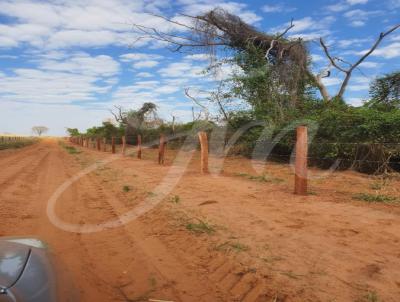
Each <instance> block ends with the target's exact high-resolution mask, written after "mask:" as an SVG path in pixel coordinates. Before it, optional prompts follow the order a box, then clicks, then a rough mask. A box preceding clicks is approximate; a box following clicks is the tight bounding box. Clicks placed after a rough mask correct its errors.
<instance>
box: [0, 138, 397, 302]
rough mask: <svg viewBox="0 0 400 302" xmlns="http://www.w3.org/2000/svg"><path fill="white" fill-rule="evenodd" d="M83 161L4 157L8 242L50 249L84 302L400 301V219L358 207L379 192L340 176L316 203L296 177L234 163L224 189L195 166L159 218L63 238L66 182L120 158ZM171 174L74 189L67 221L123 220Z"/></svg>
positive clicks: (113, 168) (2, 194) (380, 209)
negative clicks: (258, 176) (53, 201)
mask: <svg viewBox="0 0 400 302" xmlns="http://www.w3.org/2000/svg"><path fill="white" fill-rule="evenodd" d="M81 151H82V152H81V153H79V154H68V153H67V152H66V150H65V149H63V148H62V147H61V146H60V145H59V144H58V142H57V141H56V140H44V141H42V142H40V143H38V144H35V145H33V146H29V147H26V148H24V149H21V150H17V151H8V150H7V151H3V152H0V171H1V172H0V202H1V207H0V235H1V236H11V235H12V236H14V235H23V236H25V235H33V236H37V237H40V238H41V239H43V240H45V241H46V242H48V244H49V246H50V248H51V250H52V251H53V253H54V254H55V255H56V256H57V258H58V259H59V260H60V261H61V262H62V263H63V264H64V265H65V267H67V269H68V273H69V274H70V278H71V279H72V280H74V282H75V284H76V288H77V292H78V294H79V296H80V298H81V300H82V301H88V302H89V301H90V302H92V301H149V299H159V300H167V301H196V302H197V301H204V302H205V301H207V302H210V301H246V302H250V301H386V302H388V301H399V297H400V220H399V217H400V216H399V215H400V214H399V207H398V205H389V206H388V205H368V204H365V203H363V202H357V201H354V200H352V199H351V194H350V193H351V192H353V191H352V190H361V189H363V190H364V189H366V188H368V186H369V185H370V183H371V181H374V180H371V179H369V178H366V177H364V176H360V175H353V174H352V173H338V174H337V175H335V176H332V177H331V178H330V179H329V181H327V180H326V179H325V182H324V181H321V180H316V181H315V182H314V183H313V185H314V186H315V188H316V189H315V190H316V193H315V194H313V195H310V196H306V197H298V196H294V195H293V194H292V192H291V187H292V185H291V183H290V181H289V180H288V181H286V178H287V179H289V178H288V177H286V178H284V181H280V180H279V181H278V178H272V180H271V181H268V182H264V181H253V180H254V179H251V178H246V177H243V175H247V174H244V172H246V173H251V172H252V171H251V168H249V167H248V165H247V164H246V161H245V160H244V159H241V160H235V161H229V160H228V162H227V163H226V164H225V166H224V173H223V174H222V175H220V176H214V177H213V176H207V175H201V174H199V173H198V172H197V171H198V169H197V166H196V163H195V162H193V163H191V164H190V166H189V168H188V169H187V171H186V172H185V175H184V177H183V178H182V179H181V180H180V182H179V183H178V184H177V185H176V186H175V187H174V188H173V191H172V192H171V193H170V194H169V195H168V196H166V197H165V198H164V200H163V201H162V202H161V203H160V204H159V205H158V206H157V207H156V208H154V209H153V210H151V211H150V212H148V213H146V214H145V215H143V216H141V217H140V218H139V219H136V220H134V221H132V222H130V223H127V224H125V225H123V226H120V227H117V228H112V229H107V230H103V231H100V232H95V233H87V234H85V233H84V234H81V233H74V232H67V231H63V230H61V229H59V228H57V227H56V226H54V225H53V224H52V223H50V221H49V219H48V217H47V215H46V207H47V202H48V200H49V198H50V196H51V195H52V194H53V192H54V191H55V190H56V189H57V188H58V187H59V186H60V185H61V184H62V183H63V182H64V181H65V180H67V179H69V178H70V177H72V176H74V175H76V173H77V172H79V171H80V170H82V169H83V168H85V167H87V166H90V165H91V164H92V163H94V162H96V161H98V160H102V159H105V158H107V157H109V156H110V154H108V153H103V152H96V151H92V150H88V149H84V148H82V149H81ZM149 152H150V151H149ZM154 158H155V157H154ZM170 168H171V166H170V164H168V163H167V165H166V166H163V167H161V166H158V165H157V164H156V163H155V160H150V159H146V157H145V159H144V160H142V161H139V160H137V159H135V158H132V157H129V156H127V157H125V158H120V159H118V160H116V161H113V162H112V163H110V164H108V165H106V166H104V167H101V168H99V169H97V170H95V171H93V172H91V173H90V174H88V175H86V176H84V177H83V178H81V179H80V180H79V181H78V182H76V183H74V184H73V185H72V186H71V187H69V188H68V189H67V190H66V192H64V193H63V194H62V196H61V197H60V199H59V201H58V203H57V207H56V213H57V214H58V215H59V217H60V218H61V219H63V220H64V221H67V222H70V223H75V224H77V225H81V226H82V228H83V227H84V226H85V225H86V224H88V223H91V224H101V223H102V222H104V221H108V220H110V219H118V217H120V216H121V215H122V214H124V213H126V212H128V211H129V210H131V209H133V208H135V206H137V205H138V204H140V203H141V202H142V201H143V200H144V199H145V198H146V197H148V196H152V195H155V194H157V193H155V192H156V191H155V187H156V186H157V185H158V184H159V183H160V182H161V180H162V179H163V177H164V176H165V175H166V174H167V173H168V171H169V169H170ZM270 168H271V171H272V172H273V173H275V172H276V173H277V174H276V176H279V177H285V175H286V176H288V175H290V170H282V171H281V170H279V173H280V174H279V173H278V170H277V169H278V168H277V167H276V166H271V167H270ZM288 171H289V172H288ZM272 172H271V173H272ZM237 173H241V174H237ZM253 173H254V171H253ZM278 174H279V175H278ZM235 175H236V176H235ZM238 175H239V176H238ZM274 180H276V181H274ZM346 184H347V186H348V187H349V186H350V187H351V188H348V192H349V194H350V195H349V194H346V192H347V191H346V189H345V186H346ZM396 186H397V188H398V182H397V181H393V183H391V185H390V188H391V189H390V190H392V191H393V190H394V191H393V192H392V194H398V192H397V189H393V188H396ZM332 188H335V190H333V189H332ZM318 190H319V191H318ZM388 190H389V189H388ZM324 192H325V193H324ZM326 192H329V194H326ZM375 298H377V299H379V300H372V299H375ZM150 301H151V300H150Z"/></svg>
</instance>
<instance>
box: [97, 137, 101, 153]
mask: <svg viewBox="0 0 400 302" xmlns="http://www.w3.org/2000/svg"><path fill="white" fill-rule="evenodd" d="M96 141H97V151H101V145H100V137H98V138H96Z"/></svg>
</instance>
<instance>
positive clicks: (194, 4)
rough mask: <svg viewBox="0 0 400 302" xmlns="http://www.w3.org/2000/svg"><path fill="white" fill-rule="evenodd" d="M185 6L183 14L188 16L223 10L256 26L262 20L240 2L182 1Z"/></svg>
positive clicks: (216, 0)
mask: <svg viewBox="0 0 400 302" xmlns="http://www.w3.org/2000/svg"><path fill="white" fill-rule="evenodd" d="M180 2H181V3H183V4H184V5H185V6H184V7H183V12H184V13H185V14H187V15H191V16H196V15H200V14H204V13H206V12H208V11H210V10H212V9H214V8H217V7H218V8H222V9H224V10H226V11H228V12H230V13H232V14H234V15H237V16H239V17H240V18H242V19H243V21H245V22H247V23H250V24H254V23H256V22H258V21H260V20H261V17H260V16H258V15H257V14H256V13H254V12H253V11H251V10H248V9H247V5H246V4H244V3H238V2H224V1H218V0H215V1H209V0H197V1H195V0H193V1H191V0H189V1H187V0H183V1H180Z"/></svg>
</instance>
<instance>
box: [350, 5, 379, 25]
mask: <svg viewBox="0 0 400 302" xmlns="http://www.w3.org/2000/svg"><path fill="white" fill-rule="evenodd" d="M381 14H382V11H377V10H375V11H366V10H362V9H354V10H350V11H347V12H345V13H344V14H343V16H345V17H346V18H347V19H348V20H349V21H350V25H351V26H353V27H361V26H364V25H365V24H366V22H367V21H369V20H370V19H371V18H372V17H374V16H379V15H381Z"/></svg>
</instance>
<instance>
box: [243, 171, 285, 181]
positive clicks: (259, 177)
mask: <svg viewBox="0 0 400 302" xmlns="http://www.w3.org/2000/svg"><path fill="white" fill-rule="evenodd" d="M235 175H236V176H240V177H244V178H247V179H249V180H253V181H258V182H273V183H280V182H283V181H284V180H283V179H281V178H276V177H272V176H269V175H266V174H263V175H251V174H248V173H236V174H235Z"/></svg>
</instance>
